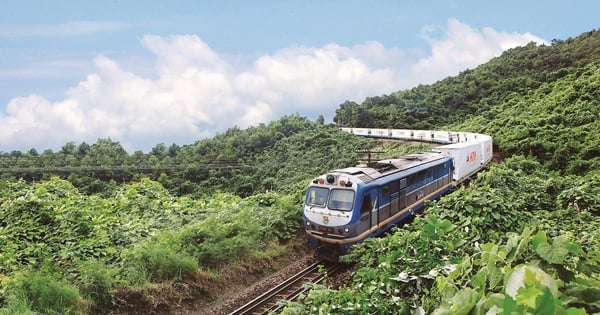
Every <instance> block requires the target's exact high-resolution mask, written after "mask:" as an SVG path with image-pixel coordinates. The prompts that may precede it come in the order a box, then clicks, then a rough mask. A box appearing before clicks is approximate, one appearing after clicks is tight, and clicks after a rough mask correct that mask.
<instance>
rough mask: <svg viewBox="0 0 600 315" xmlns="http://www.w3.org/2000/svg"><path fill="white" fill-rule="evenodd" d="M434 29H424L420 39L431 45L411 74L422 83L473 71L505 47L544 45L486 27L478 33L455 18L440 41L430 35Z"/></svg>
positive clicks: (525, 36) (533, 38)
mask: <svg viewBox="0 0 600 315" xmlns="http://www.w3.org/2000/svg"><path fill="white" fill-rule="evenodd" d="M435 30H436V28H435V27H426V28H425V29H424V34H423V37H424V39H425V40H426V41H427V42H428V43H429V44H430V45H431V55H430V56H428V57H425V58H422V59H421V60H419V61H418V62H416V63H415V64H414V66H413V72H414V73H416V74H421V75H420V78H421V79H422V81H423V82H433V81H435V80H439V79H443V78H444V77H446V76H450V75H455V74H457V73H458V72H460V71H463V70H466V69H467V68H474V67H475V66H477V65H480V64H482V63H485V62H486V61H488V60H490V59H492V58H493V57H497V56H499V55H500V54H501V53H502V52H503V51H505V50H507V49H509V48H513V47H516V46H522V45H525V44H527V43H529V42H532V41H533V42H536V43H538V44H542V43H544V44H547V43H546V42H545V41H544V40H543V39H541V38H539V37H536V36H534V35H531V34H530V33H524V34H518V33H506V32H499V31H496V30H494V29H492V28H489V27H486V28H483V30H481V31H478V30H476V29H473V28H472V27H470V26H469V25H467V24H464V23H461V22H460V21H458V20H455V19H450V20H449V21H448V25H447V28H445V29H444V30H443V33H444V36H443V38H442V39H434V38H433V37H432V36H430V35H431V34H433V32H434V31H435ZM427 74H431V75H427Z"/></svg>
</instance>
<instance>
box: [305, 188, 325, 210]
mask: <svg viewBox="0 0 600 315" xmlns="http://www.w3.org/2000/svg"><path fill="white" fill-rule="evenodd" d="M327 195H329V190H328V189H327V188H323V187H311V188H310V189H309V191H308V200H307V202H306V203H307V204H308V205H309V206H318V207H325V204H326V203H327Z"/></svg>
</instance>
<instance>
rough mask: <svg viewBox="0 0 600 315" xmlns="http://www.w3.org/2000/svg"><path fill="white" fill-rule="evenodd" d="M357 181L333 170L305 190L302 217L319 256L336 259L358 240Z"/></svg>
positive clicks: (311, 242) (309, 238)
mask: <svg viewBox="0 0 600 315" xmlns="http://www.w3.org/2000/svg"><path fill="white" fill-rule="evenodd" d="M357 190H358V184H357V181H356V180H355V179H354V178H353V177H352V176H351V175H348V174H344V173H338V172H332V173H328V174H326V175H322V176H320V177H317V178H315V179H314V180H313V181H312V182H311V183H310V184H309V185H308V188H307V190H306V198H305V202H304V209H303V217H304V227H305V230H306V235H307V238H308V240H309V242H310V244H311V246H312V248H313V249H314V250H315V251H316V254H317V256H319V257H322V258H324V259H326V260H330V261H337V259H338V257H339V256H341V255H344V254H345V253H346V252H347V250H348V248H349V247H350V246H352V245H353V244H354V243H356V240H355V237H356V235H358V234H359V233H358V232H359V231H356V226H355V224H353V211H352V210H353V209H354V207H355V203H356V202H355V200H356V197H357Z"/></svg>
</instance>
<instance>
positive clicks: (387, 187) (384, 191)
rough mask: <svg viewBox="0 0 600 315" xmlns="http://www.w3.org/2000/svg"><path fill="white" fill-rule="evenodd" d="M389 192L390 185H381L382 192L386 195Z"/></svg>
mask: <svg viewBox="0 0 600 315" xmlns="http://www.w3.org/2000/svg"><path fill="white" fill-rule="evenodd" d="M389 193H390V185H383V194H384V195H387V194H389Z"/></svg>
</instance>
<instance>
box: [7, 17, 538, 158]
mask: <svg viewBox="0 0 600 315" xmlns="http://www.w3.org/2000/svg"><path fill="white" fill-rule="evenodd" d="M443 30H444V36H442V39H433V38H432V37H431V36H430V34H432V33H431V32H430V31H427V30H426V31H425V34H426V36H427V37H426V41H427V42H428V43H429V44H430V45H431V53H430V54H428V55H426V56H424V57H421V56H414V55H410V54H407V53H406V52H405V51H404V50H402V49H399V48H387V47H385V46H384V45H382V44H381V43H379V42H376V41H371V42H367V43H364V44H360V45H355V46H352V47H344V46H340V45H337V44H333V43H332V44H329V45H325V46H323V47H304V46H293V47H287V48H283V49H281V50H279V51H277V52H275V53H273V54H270V55H262V56H259V57H257V58H255V59H254V60H252V61H251V62H250V63H247V64H244V65H243V66H242V67H240V65H239V64H237V63H236V64H235V65H234V63H233V62H230V61H228V58H227V57H226V56H221V55H219V54H218V53H217V52H215V51H214V50H212V49H211V48H210V47H209V45H207V44H206V43H205V42H204V41H202V39H200V38H199V37H198V36H195V35H182V36H171V37H168V38H166V37H160V36H153V35H152V36H150V35H148V36H145V37H143V39H142V44H143V45H144V46H145V47H146V48H147V49H148V50H149V51H150V52H152V54H153V55H154V61H153V62H154V68H155V71H154V73H153V74H152V75H151V76H149V75H147V74H146V75H144V74H140V73H134V72H130V71H125V70H124V69H123V67H122V66H121V65H120V64H119V63H118V62H117V61H115V60H114V59H110V58H108V57H106V56H98V57H96V58H95V59H94V64H95V68H94V69H95V70H94V71H92V73H90V74H88V75H87V77H86V78H85V80H83V81H81V82H80V83H79V84H77V85H76V86H74V87H72V88H71V89H69V90H68V91H67V93H66V97H65V99H64V100H62V101H57V102H50V101H48V100H47V99H45V98H44V97H41V96H37V95H32V96H28V97H17V98H14V99H12V100H11V101H10V102H9V104H8V107H7V110H6V115H3V114H2V113H1V112H0V126H2V128H0V150H5V151H10V150H13V149H19V150H27V149H29V148H32V147H35V148H37V149H46V148H52V149H60V147H61V146H62V145H64V144H65V143H66V142H68V141H74V142H76V143H78V142H81V141H86V142H88V143H94V142H95V141H96V140H97V139H98V138H106V137H110V138H111V139H113V140H116V141H119V142H120V143H121V144H122V145H123V146H124V147H125V148H126V149H128V150H129V151H133V150H137V149H142V150H145V151H147V150H149V149H150V148H151V147H153V146H154V145H156V144H158V143H161V142H163V143H167V144H170V143H173V142H174V143H178V144H181V145H183V144H189V143H193V142H194V141H195V140H198V139H201V138H204V137H207V136H212V135H214V134H215V133H216V132H222V131H224V130H226V129H227V128H229V127H233V126H234V125H237V126H239V127H242V128H245V127H247V126H250V125H256V124H258V123H261V122H263V123H268V122H269V121H271V120H274V119H278V118H279V117H281V116H282V115H286V114H292V113H296V112H298V113H300V114H301V115H306V116H309V117H311V118H315V117H316V116H317V115H318V114H323V115H324V116H326V117H328V118H331V117H332V116H333V113H334V112H335V109H336V108H337V107H338V106H339V104H341V103H342V102H344V101H345V100H354V101H357V102H361V101H362V100H363V99H364V98H365V97H368V96H375V95H381V94H384V93H391V92H394V91H397V90H401V89H405V88H410V87H412V86H414V85H416V84H419V83H428V82H432V81H435V80H439V79H442V78H444V77H446V76H449V75H455V74H457V73H458V72H459V71H462V70H464V69H465V68H473V67H475V66H477V65H478V64H481V63H483V62H485V61H487V60H489V59H490V58H492V57H494V56H497V55H499V54H500V53H501V52H502V51H503V50H505V49H507V48H511V47H514V46H516V45H523V44H526V43H527V42H529V41H531V40H534V41H538V42H541V40H540V39H539V38H537V37H535V36H532V35H530V34H509V33H503V32H498V31H495V30H493V29H490V28H485V29H483V30H481V31H478V30H475V29H473V28H471V27H469V26H468V25H466V24H463V23H461V22H459V21H456V20H450V21H449V22H448V25H447V26H446V27H445V28H444V29H443ZM237 57H239V56H237ZM239 59H240V58H237V59H236V60H239ZM242 59H244V58H242Z"/></svg>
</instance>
